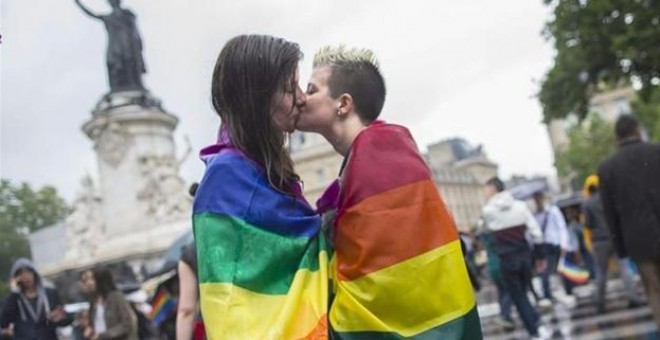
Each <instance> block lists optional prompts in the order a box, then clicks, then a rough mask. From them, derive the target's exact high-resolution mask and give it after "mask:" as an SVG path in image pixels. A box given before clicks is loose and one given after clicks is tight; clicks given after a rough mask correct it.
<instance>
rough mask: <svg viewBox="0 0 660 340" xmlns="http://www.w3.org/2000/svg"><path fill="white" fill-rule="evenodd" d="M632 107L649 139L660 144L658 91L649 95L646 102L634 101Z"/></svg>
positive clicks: (659, 96) (659, 91) (659, 97)
mask: <svg viewBox="0 0 660 340" xmlns="http://www.w3.org/2000/svg"><path fill="white" fill-rule="evenodd" d="M632 106H633V110H634V112H635V115H636V116H637V117H638V118H639V120H640V123H641V124H642V126H644V127H645V128H646V131H647V132H648V134H649V139H650V140H651V141H655V142H660V89H656V90H655V91H653V92H652V93H651V95H650V96H649V100H648V102H644V101H642V100H639V99H636V100H634V101H633V102H632Z"/></svg>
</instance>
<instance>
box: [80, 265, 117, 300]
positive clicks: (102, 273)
mask: <svg viewBox="0 0 660 340" xmlns="http://www.w3.org/2000/svg"><path fill="white" fill-rule="evenodd" d="M83 273H84V272H83ZM81 275H82V273H81ZM92 275H93V276H94V282H96V293H95V294H96V295H97V296H101V297H103V298H104V299H105V298H106V297H108V294H110V293H111V292H114V291H116V290H117V286H115V279H114V278H113V277H112V272H110V270H109V269H107V268H103V267H100V268H94V269H93V270H92Z"/></svg>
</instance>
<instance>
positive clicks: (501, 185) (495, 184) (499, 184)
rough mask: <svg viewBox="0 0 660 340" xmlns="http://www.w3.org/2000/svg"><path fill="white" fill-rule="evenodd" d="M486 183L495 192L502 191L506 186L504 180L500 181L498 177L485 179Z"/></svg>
mask: <svg viewBox="0 0 660 340" xmlns="http://www.w3.org/2000/svg"><path fill="white" fill-rule="evenodd" d="M486 185H492V186H493V187H494V188H495V190H497V192H502V191H504V189H506V186H505V185H504V182H502V180H501V179H499V178H498V177H493V178H491V179H489V180H488V181H486Z"/></svg>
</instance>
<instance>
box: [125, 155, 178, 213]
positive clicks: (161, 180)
mask: <svg viewBox="0 0 660 340" xmlns="http://www.w3.org/2000/svg"><path fill="white" fill-rule="evenodd" d="M138 162H139V168H140V175H141V177H142V183H143V184H142V186H141V187H140V189H139V190H138V193H137V198H138V200H139V201H141V202H143V203H144V206H145V213H146V214H147V216H149V217H152V218H153V219H154V220H155V221H156V222H157V223H162V222H172V221H177V220H181V219H185V218H188V216H189V215H190V205H191V199H190V198H189V197H188V195H187V194H186V190H185V183H184V181H183V179H181V177H179V162H177V160H176V159H175V158H174V157H173V156H156V155H147V156H141V157H139V158H138Z"/></svg>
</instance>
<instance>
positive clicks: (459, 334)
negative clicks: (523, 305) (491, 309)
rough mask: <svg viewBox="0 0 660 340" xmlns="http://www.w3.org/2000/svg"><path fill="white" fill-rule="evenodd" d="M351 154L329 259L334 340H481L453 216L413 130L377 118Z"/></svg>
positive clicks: (341, 183) (346, 169)
mask: <svg viewBox="0 0 660 340" xmlns="http://www.w3.org/2000/svg"><path fill="white" fill-rule="evenodd" d="M348 157H349V158H348V160H347V163H346V166H345V168H344V171H343V174H342V176H341V178H340V180H339V181H340V187H341V190H340V194H339V197H338V201H337V217H336V220H335V230H334V243H333V246H334V254H335V255H334V256H335V257H334V258H333V260H332V263H331V268H333V269H331V275H333V276H334V277H333V281H334V290H335V297H334V300H333V302H332V304H331V308H330V314H329V315H330V325H331V327H332V329H333V334H334V336H335V338H336V339H401V338H406V339H480V338H481V337H482V335H481V326H480V323H479V316H478V313H477V308H476V300H475V296H474V292H473V290H472V285H471V283H470V280H469V278H468V274H467V269H466V267H465V263H464V260H463V255H462V252H461V245H460V241H459V239H458V233H457V231H456V227H455V224H454V221H453V219H452V217H451V216H450V214H449V213H448V211H447V209H446V207H445V204H444V202H443V200H442V199H441V197H440V195H439V194H438V191H437V188H436V186H435V183H434V181H433V179H432V176H431V174H430V172H429V169H428V167H427V165H426V163H425V162H424V160H423V159H422V158H421V156H420V155H419V153H418V150H417V146H416V145H415V142H414V141H413V139H412V136H411V135H410V133H409V132H408V130H407V129H405V128H403V127H400V126H396V125H389V124H385V123H382V122H375V123H373V124H372V125H371V126H370V127H368V128H367V129H365V130H364V131H362V132H361V133H360V135H358V137H357V138H356V139H355V141H354V142H353V145H352V147H351V150H350V155H349V156H348ZM322 201H324V198H322V199H321V200H320V202H322Z"/></svg>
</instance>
